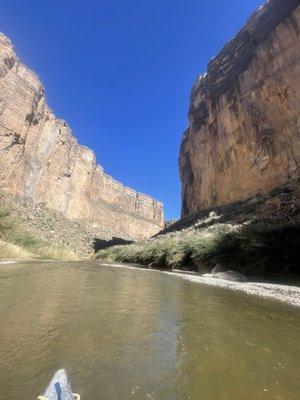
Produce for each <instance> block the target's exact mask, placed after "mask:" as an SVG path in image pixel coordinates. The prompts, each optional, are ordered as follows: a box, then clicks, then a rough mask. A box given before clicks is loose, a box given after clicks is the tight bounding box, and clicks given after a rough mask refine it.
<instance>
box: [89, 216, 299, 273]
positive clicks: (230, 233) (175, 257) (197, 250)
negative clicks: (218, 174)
mask: <svg viewBox="0 0 300 400" xmlns="http://www.w3.org/2000/svg"><path fill="white" fill-rule="evenodd" d="M299 233H300V227H299V225H298V224H296V223H291V224H281V225H272V224H263V223H261V224H257V225H254V226H251V225H249V226H236V225H235V226H234V225H230V224H217V225H215V226H212V227H209V228H206V229H197V228H195V230H194V231H193V232H189V233H186V234H183V235H181V236H175V237H167V238H159V239H156V240H152V241H148V242H145V243H137V244H133V245H126V246H114V247H111V248H108V249H105V250H100V251H99V252H98V253H97V255H96V258H99V259H101V260H108V261H117V262H127V263H138V264H142V265H145V266H148V267H156V268H163V269H174V268H175V269H176V268H181V269H182V268H183V269H184V268H190V269H197V270H199V271H209V270H211V269H212V268H213V266H214V265H215V264H216V263H221V264H222V265H224V266H227V267H229V268H232V269H235V270H237V271H239V272H243V273H246V274H255V275H266V274H270V273H271V274H272V273H280V274H288V273H289V274H290V273H292V274H296V273H297V270H296V266H297V263H298V261H299V259H298V256H297V253H296V249H297V248H299V246H300V239H299V238H300V235H299Z"/></svg>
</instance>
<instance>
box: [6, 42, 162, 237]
mask: <svg viewBox="0 0 300 400" xmlns="http://www.w3.org/2000/svg"><path fill="white" fill-rule="evenodd" d="M0 189H3V190H5V191H7V192H9V193H12V194H14V195H17V196H20V197H23V198H28V199H31V200H33V201H34V202H35V203H43V204H44V205H45V206H46V207H48V208H50V209H53V210H57V211H59V212H61V213H63V214H64V215H65V216H66V217H67V218H70V219H82V220H84V221H85V222H88V223H90V224H91V225H93V226H95V227H97V226H99V227H100V228H101V229H102V230H103V229H106V230H107V231H108V232H111V234H112V235H117V236H121V237H130V238H133V239H143V238H147V237H149V236H152V235H154V234H155V233H157V232H158V231H159V230H160V229H161V228H162V227H163V226H164V218H163V206H162V204H161V203H159V202H158V201H156V200H154V199H152V198H151V197H149V196H146V195H144V194H141V193H138V192H136V191H134V190H132V189H130V188H127V187H125V186H123V185H122V184H121V183H119V182H117V181H116V180H114V179H113V178H112V177H110V176H108V175H106V174H105V173H104V171H103V169H102V168H101V166H99V165H97V163H96V159H95V155H94V153H93V152H92V151H91V150H90V149H88V148H86V147H84V146H81V145H80V144H78V142H77V140H76V139H75V137H74V136H73V134H72V132H71V130H70V128H69V127H68V125H67V124H66V122H64V121H63V120H60V119H58V118H56V116H55V115H54V114H53V112H52V111H51V110H50V109H49V107H48V106H47V103H46V100H45V94H44V89H43V87H42V85H41V83H40V81H39V79H38V77H37V76H36V75H35V74H34V73H33V72H32V71H31V70H29V69H28V68H27V67H26V66H25V65H23V64H22V63H21V62H20V60H19V59H18V58H17V56H16V54H15V52H14V49H13V46H12V44H11V42H10V40H9V39H8V38H7V37H6V36H4V35H3V34H0Z"/></svg>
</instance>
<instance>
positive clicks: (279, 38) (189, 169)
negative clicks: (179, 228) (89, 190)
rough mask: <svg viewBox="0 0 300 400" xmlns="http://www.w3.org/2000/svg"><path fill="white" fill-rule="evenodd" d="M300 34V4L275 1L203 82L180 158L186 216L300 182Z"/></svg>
mask: <svg viewBox="0 0 300 400" xmlns="http://www.w3.org/2000/svg"><path fill="white" fill-rule="evenodd" d="M299 35H300V2H299V0H270V1H268V2H267V3H266V4H265V5H264V6H261V7H260V8H259V9H258V10H257V11H256V12H255V13H254V14H253V15H252V16H251V17H250V18H249V20H248V21H247V23H246V25H245V26H244V27H243V28H242V29H241V30H240V31H239V32H238V34H237V35H236V36H235V38H233V39H232V40H231V41H229V42H228V43H227V44H226V45H225V47H224V48H223V49H222V50H221V51H220V52H219V54H218V55H217V56H216V57H214V58H213V59H212V60H211V61H210V62H209V64H208V69H207V73H205V74H204V75H201V76H199V77H198V78H197V80H196V82H195V84H194V86H193V88H192V92H191V96H190V107H189V113H188V118H189V127H188V129H187V130H186V132H185V133H184V136H183V140H182V144H181V149H180V156H179V169H180V176H181V182H182V217H188V216H191V215H193V214H195V213H197V212H200V211H202V210H205V209H210V208H213V207H218V206H221V205H225V204H230V203H234V202H237V201H243V200H247V199H249V198H252V197H253V196H256V195H265V194H266V193H268V192H270V191H271V190H273V189H275V188H277V187H282V186H283V185H285V184H287V183H288V182H289V181H293V180H295V179H297V178H298V177H299V162H300V40H299V39H300V37H299Z"/></svg>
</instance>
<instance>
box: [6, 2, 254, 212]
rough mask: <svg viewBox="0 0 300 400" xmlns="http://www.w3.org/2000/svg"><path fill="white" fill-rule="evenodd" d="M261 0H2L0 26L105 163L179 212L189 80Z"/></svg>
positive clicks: (64, 116)
mask: <svg viewBox="0 0 300 400" xmlns="http://www.w3.org/2000/svg"><path fill="white" fill-rule="evenodd" d="M260 4H262V0H202V1H201V0H197V1H196V0H173V1H170V0H151V1H150V0H148V1H145V0H139V1H138V0H85V1H83V0H81V1H79V0H51V1H50V0H39V1H38V0H26V1H24V0H18V1H16V0H2V1H1V13H0V31H2V32H3V33H5V34H7V35H8V36H9V37H10V38H11V39H12V41H13V42H14V45H15V48H16V50H17V53H18V55H19V57H20V58H21V59H22V61H23V62H24V63H26V64H27V65H28V66H29V67H30V68H32V69H33V70H34V71H35V72H36V73H37V74H38V75H39V77H40V79H41V80H42V82H43V84H44V86H45V89H46V96H47V100H48V103H49V105H50V107H51V108H52V109H53V110H54V111H55V113H56V115H57V116H58V117H60V118H62V119H65V120H66V121H67V122H68V124H69V125H70V126H71V128H72V130H73V132H74V134H75V136H76V137H77V138H78V140H79V141H80V142H81V143H82V144H84V145H86V146H89V147H90V148H92V149H93V150H94V151H95V153H96V156H97V160H98V162H99V163H100V164H101V165H102V166H103V167H104V169H105V171H106V172H107V173H109V174H110V175H112V176H113V177H114V178H116V179H118V180H120V181H121V182H122V183H124V184H125V185H128V186H130V187H132V188H134V189H136V190H138V191H141V192H144V193H147V194H150V195H151V196H154V197H155V198H157V199H159V200H160V201H162V202H163V203H164V205H165V215H166V218H168V219H170V218H177V217H179V215H180V182H179V176H178V166H177V160H178V150H179V146H180V141H181V136H182V132H183V131H184V130H185V129H186V126H187V109H188V102H189V94H190V90H191V87H192V84H193V82H194V80H195V78H196V76H197V75H198V74H199V73H203V72H205V70H206V65H207V62H208V61H209V59H210V58H212V57H213V56H214V55H215V54H216V53H217V52H218V50H220V48H221V47H222V46H223V45H224V44H225V42H226V41H227V40H229V39H230V38H231V37H233V36H234V34H235V33H236V32H237V31H238V30H239V28H241V27H242V25H243V24H244V22H245V21H246V19H247V17H248V16H249V15H250V14H251V12H253V11H254V10H255V9H256V8H257V7H258V6H259V5H260Z"/></svg>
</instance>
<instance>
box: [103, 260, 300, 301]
mask: <svg viewBox="0 0 300 400" xmlns="http://www.w3.org/2000/svg"><path fill="white" fill-rule="evenodd" d="M101 264H102V265H107V266H111V267H123V268H124V267H125V268H135V269H140V268H141V267H136V266H132V265H129V264H117V263H101ZM143 269H147V268H143ZM148 271H153V272H155V271H156V272H160V273H163V274H167V275H171V276H174V277H177V278H181V279H185V280H187V281H191V282H195V283H200V284H203V285H211V286H218V287H222V288H224V289H230V290H234V291H240V292H244V293H246V294H249V295H255V296H259V297H263V298H266V299H273V300H277V301H281V302H283V303H286V304H291V305H293V306H297V307H300V287H298V286H291V285H281V284H278V283H267V282H232V281H228V280H224V279H218V278H213V277H207V276H206V277H204V276H200V275H196V274H192V273H191V274H189V273H186V272H183V273H182V272H171V271H159V270H154V269H148Z"/></svg>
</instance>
